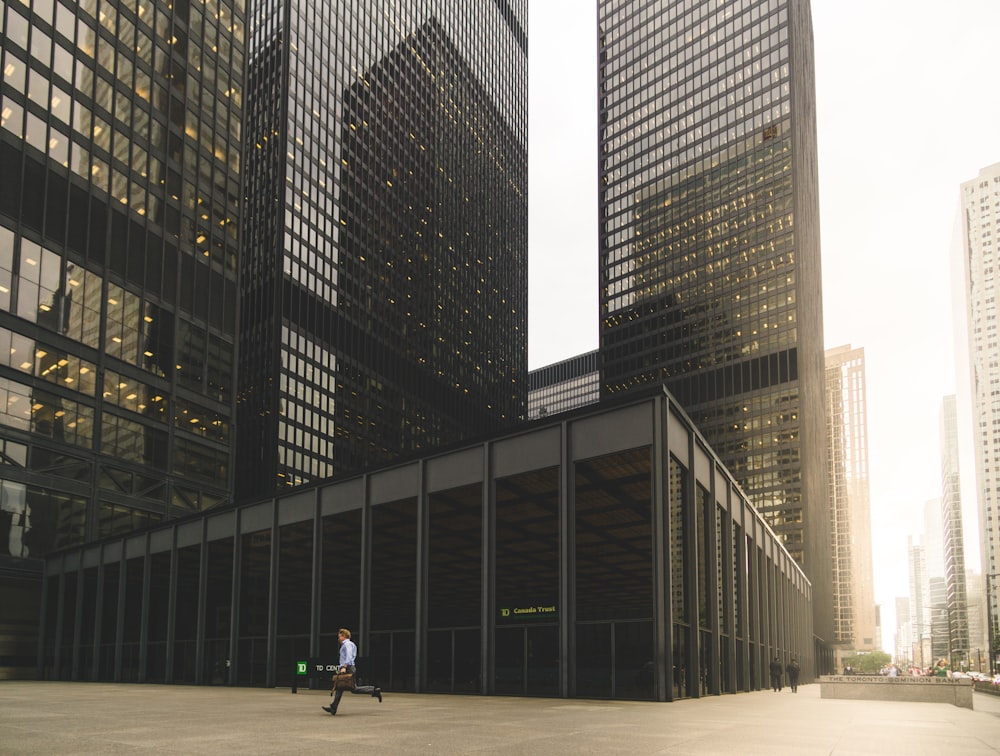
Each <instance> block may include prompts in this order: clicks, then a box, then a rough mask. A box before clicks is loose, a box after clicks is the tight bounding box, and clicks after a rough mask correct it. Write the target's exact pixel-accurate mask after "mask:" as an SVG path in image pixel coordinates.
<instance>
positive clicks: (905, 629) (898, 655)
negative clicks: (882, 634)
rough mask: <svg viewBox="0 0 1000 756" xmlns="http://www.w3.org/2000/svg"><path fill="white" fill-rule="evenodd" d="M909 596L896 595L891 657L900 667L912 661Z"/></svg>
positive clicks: (906, 665) (908, 664)
mask: <svg viewBox="0 0 1000 756" xmlns="http://www.w3.org/2000/svg"><path fill="white" fill-rule="evenodd" d="M910 628H911V625H910V597H909V596H896V634H895V644H894V651H893V658H894V659H895V662H896V664H898V665H899V666H900V667H904V668H905V667H908V666H910V664H911V663H912V661H913V644H912V641H911V639H910V636H911V633H910Z"/></svg>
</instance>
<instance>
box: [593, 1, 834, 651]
mask: <svg viewBox="0 0 1000 756" xmlns="http://www.w3.org/2000/svg"><path fill="white" fill-rule="evenodd" d="M654 5H655V8H653V6H652V5H650V6H643V7H639V4H636V3H630V2H625V1H624V0H600V2H599V3H598V8H599V11H598V21H599V45H600V49H599V67H600V71H599V98H600V99H599V143H600V150H601V152H600V174H601V175H600V182H601V198H600V205H601V208H600V209H601V215H600V226H599V239H600V263H599V269H600V286H601V291H600V300H601V325H600V353H601V354H600V360H601V365H600V368H601V389H602V396H611V395H615V394H619V393H621V392H626V391H630V390H633V389H636V388H638V387H640V386H643V385H648V384H651V383H652V384H657V383H664V384H666V386H667V387H668V389H669V390H670V391H671V392H672V393H673V394H674V396H676V397H677V399H678V400H679V401H680V403H681V404H682V405H683V406H684V407H685V408H686V409H687V411H688V412H689V413H690V416H691V418H692V419H693V420H694V422H695V423H696V425H697V426H698V427H699V428H700V429H701V431H702V433H704V435H705V438H706V439H707V440H708V441H709V443H710V444H711V445H712V446H713V448H715V449H716V450H717V451H718V453H719V454H720V456H721V457H722V459H724V460H725V463H726V465H727V467H728V468H729V469H730V470H732V471H733V473H734V475H736V477H737V479H738V480H739V481H740V483H741V485H742V486H743V487H744V489H745V490H746V491H747V492H748V494H749V495H750V497H751V500H752V501H754V503H755V504H756V506H757V507H758V508H759V510H760V511H761V512H762V513H763V514H764V516H765V517H766V518H767V519H768V521H769V522H770V523H771V525H772V526H773V527H774V529H775V531H776V532H777V533H778V534H779V535H780V536H781V537H782V538H783V540H784V542H785V544H786V546H787V548H788V549H789V551H790V552H791V553H792V554H793V555H795V557H796V558H797V559H798V560H799V561H800V563H801V564H802V565H803V566H804V569H805V572H806V574H807V575H809V578H810V580H812V582H813V590H814V599H815V600H814V603H813V606H814V610H815V611H816V617H815V631H816V634H817V636H818V637H819V638H820V639H821V640H823V641H831V640H832V636H833V616H832V605H833V589H832V585H831V582H830V574H829V573H830V570H829V565H830V544H829V532H828V520H829V509H828V504H827V487H826V475H825V471H826V465H825V455H826V422H825V415H824V396H823V379H824V367H823V315H822V285H821V271H820V249H819V210H818V192H817V149H816V114H815V91H814V90H815V85H814V71H813V50H812V20H811V12H810V7H809V3H808V2H806V1H805V0H766V2H757V3H717V2H710V1H709V0H696V1H692V2H685V3H657V4H654Z"/></svg>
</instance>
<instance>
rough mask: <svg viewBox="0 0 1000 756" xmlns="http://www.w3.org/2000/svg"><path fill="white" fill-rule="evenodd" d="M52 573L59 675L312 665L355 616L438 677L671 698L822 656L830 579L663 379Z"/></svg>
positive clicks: (191, 679) (248, 673)
mask: <svg viewBox="0 0 1000 756" xmlns="http://www.w3.org/2000/svg"><path fill="white" fill-rule="evenodd" d="M45 586H46V590H45V593H44V596H43V605H44V606H45V612H44V615H43V632H42V640H41V641H40V643H39V646H40V654H39V658H40V665H39V669H38V674H39V676H40V677H43V678H46V679H79V680H106V681H139V682H153V681H158V682H167V683H170V682H174V683H181V682H183V683H199V684H228V685H258V686H260V685H263V686H287V685H291V684H294V683H296V682H297V681H298V684H299V685H303V686H304V685H306V684H307V678H302V679H301V680H298V679H297V677H296V662H298V661H302V660H305V659H309V658H310V657H317V658H319V659H331V658H332V659H335V658H336V654H337V643H336V633H337V630H338V628H340V627H349V628H351V630H352V632H353V638H354V639H355V640H356V641H357V643H358V646H359V650H360V656H361V658H362V662H361V664H360V665H359V666H360V668H361V672H362V674H363V675H364V676H365V677H366V678H367V679H368V680H370V681H371V682H372V683H373V684H377V685H380V686H381V687H383V688H385V689H386V690H395V691H408V692H417V693H424V692H427V693H432V692H443V693H469V694H478V695H494V694H495V695H529V696H551V697H584V698H614V699H634V700H650V701H653V700H655V701H669V700H677V699H681V698H694V697H700V696H707V695H718V694H721V693H736V692H740V691H749V690H758V689H760V688H762V687H767V684H768V680H767V665H768V662H769V660H771V659H773V658H774V657H775V656H780V657H781V658H782V660H783V661H788V660H789V659H790V658H791V657H793V656H794V657H796V658H798V659H799V660H800V662H801V664H802V667H803V669H804V670H805V677H806V679H811V678H812V677H813V674H814V670H815V659H814V657H813V650H812V620H811V617H812V610H811V601H812V600H813V599H812V589H811V586H810V584H809V581H808V580H807V579H806V578H805V575H804V573H803V572H802V570H801V568H799V567H798V565H797V564H796V563H795V561H794V560H793V559H792V558H791V556H790V555H789V553H788V552H787V551H786V550H785V549H784V548H783V547H782V545H781V543H780V540H779V539H778V538H777V536H776V535H775V534H774V532H773V531H772V530H771V529H770V528H769V527H768V526H767V524H766V523H765V522H764V520H763V518H762V517H761V516H760V514H759V513H757V512H756V511H755V510H754V508H753V507H752V505H751V504H750V503H749V501H748V500H747V497H746V496H745V494H743V492H742V491H741V490H740V489H739V487H738V486H737V485H736V483H735V482H734V480H733V479H732V477H731V476H730V475H729V473H728V472H727V471H726V470H725V468H724V467H722V465H721V464H720V462H719V460H718V458H717V457H716V456H714V455H713V454H712V452H711V450H710V449H709V448H708V446H707V445H706V444H705V443H704V440H703V438H702V437H701V436H700V435H699V434H698V432H697V431H696V430H695V429H694V427H693V426H692V425H691V422H690V420H689V419H688V418H687V417H686V415H684V413H683V411H682V410H681V409H680V408H679V407H678V405H677V404H676V402H674V400H673V399H672V398H671V397H670V396H669V395H668V394H666V392H664V391H663V390H662V388H661V389H660V390H659V391H653V392H647V393H646V394H645V395H644V396H642V397H628V398H626V399H625V400H622V401H616V402H611V403H605V404H603V405H595V406H593V407H590V408H587V409H586V410H578V411H576V412H570V413H564V414H563V415H562V416H561V418H560V420H559V421H556V419H553V418H549V419H544V420H540V421H536V422H534V423H531V424H526V425H521V426H519V427H518V428H517V429H514V430H512V431H511V432H510V434H509V435H506V436H503V435H502V436H498V437H495V438H493V439H490V440H488V441H483V442H480V443H478V444H475V445H470V446H465V447H457V448H453V449H452V450H450V451H448V452H446V453H437V454H435V455H434V456H431V457H426V458H422V459H416V460H413V461H409V462H406V463H402V464H400V463H397V464H396V465H394V466H390V467H385V468H382V469H376V470H372V471H369V472H367V473H365V474H363V475H360V476H355V477H348V478H344V479H339V480H334V481H328V482H325V483H322V484H320V485H317V486H305V487H300V488H297V489H295V490H294V491H291V492H285V493H283V494H282V495H280V496H278V497H277V498H273V499H269V500H266V501H259V502H255V503H252V504H247V505H244V506H238V507H236V508H234V509H229V510H224V511H219V512H210V513H204V514H201V515H197V516H191V517H190V518H188V519H186V520H183V521H172V522H170V523H162V524H160V525H158V526H156V527H154V528H152V529H150V530H149V531H148V532H143V533H136V534H132V535H129V536H124V537H119V538H114V539H107V540H105V541H103V542H101V543H95V544H90V545H86V546H83V547H78V548H74V549H68V550H66V551H64V552H62V553H60V554H56V555H52V556H50V557H49V558H48V559H47V560H46V581H45ZM81 591H82V595H83V596H84V599H83V600H82V601H81V600H78V597H79V596H80V592H81ZM97 591H103V595H104V603H103V605H102V606H101V611H100V612H93V611H90V610H89V607H90V605H91V604H90V601H89V599H87V598H86V597H88V596H93V595H96V592H97ZM154 624H155V625H156V627H155V628H154ZM327 682H328V681H326V680H320V681H317V684H318V685H320V686H322V685H326V684H327Z"/></svg>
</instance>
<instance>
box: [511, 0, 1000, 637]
mask: <svg viewBox="0 0 1000 756" xmlns="http://www.w3.org/2000/svg"><path fill="white" fill-rule="evenodd" d="M596 15H597V14H596V5H595V2H594V0H529V18H528V38H529V46H528V60H529V107H528V112H529V152H528V154H529V189H528V192H529V194H528V196H529V222H528V226H529V228H528V233H529V293H528V298H529V307H528V325H529V330H528V334H529V341H528V344H529V346H528V362H529V367H530V368H531V369H535V368H539V367H542V366H544V365H548V364H551V363H553V362H558V361H559V360H562V359H566V358H567V357H572V356H574V355H576V354H580V353H582V352H586V351H589V350H592V349H595V348H596V347H597V340H598V309H597V303H598V290H597V286H598V284H597V262H598V261H597V216H598V193H597V186H598V174H597V124H596V103H597V94H596V77H597V51H596V38H597V31H596ZM812 15H813V37H814V45H815V58H816V99H817V121H818V126H817V137H818V141H819V182H820V187H819V196H820V223H821V245H822V257H823V310H824V328H825V346H826V348H828V349H829V348H832V347H836V346H841V345H844V344H851V345H852V346H853V347H855V348H857V347H863V348H864V350H865V363H866V385H867V403H868V456H869V471H870V483H869V485H870V496H871V519H872V540H873V555H874V583H875V600H876V602H877V603H879V604H881V606H882V629H883V642H882V645H883V648H884V649H886V650H888V651H890V652H891V651H892V647H893V645H892V644H893V633H894V631H895V597H897V596H905V595H908V593H909V585H908V577H907V536H908V535H915V536H920V535H921V534H922V532H923V512H924V506H925V503H926V502H927V501H928V500H931V499H936V498H939V497H940V496H941V479H940V469H941V448H940V411H941V404H942V400H943V398H944V397H945V396H947V395H950V394H957V396H958V403H959V415H960V417H959V433H960V445H961V447H962V459H961V473H962V481H963V491H962V496H963V514H964V518H963V519H964V528H965V541H966V550H965V551H966V561H967V566H969V567H973V568H976V569H979V564H980V559H979V555H980V548H979V535H978V533H979V531H978V515H977V505H976V501H975V483H974V481H975V472H974V469H973V464H974V463H973V460H972V457H971V446H972V436H971V433H972V431H971V422H970V420H969V416H968V393H969V391H968V371H967V368H966V364H967V357H966V352H965V341H964V338H965V337H964V335H963V334H964V332H963V331H962V330H960V329H962V328H964V324H963V323H962V322H961V320H960V319H958V318H956V317H955V312H956V311H957V312H959V313H960V312H961V311H962V310H961V306H962V300H961V298H960V297H959V296H958V295H957V294H956V293H955V290H956V289H957V288H958V287H959V286H960V278H959V276H958V274H957V272H956V270H957V265H960V262H958V261H959V260H960V256H959V251H958V246H959V244H960V235H959V230H958V229H959V227H958V225H957V221H958V204H959V196H960V185H961V184H962V182H964V181H969V180H971V179H974V178H975V177H976V176H977V175H978V173H979V171H980V170H981V169H982V168H985V167H986V166H989V165H992V164H994V163H997V162H1000V96H998V94H997V92H998V79H1000V76H998V74H1000V60H998V58H997V56H996V52H995V51H996V44H997V38H998V33H1000V2H998V0H951V2H949V3H941V4H935V3H914V2H912V0H813V1H812ZM958 290H960V289H958ZM956 333H957V334H958V337H957V338H956Z"/></svg>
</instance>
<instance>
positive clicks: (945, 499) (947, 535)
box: [941, 395, 970, 666]
mask: <svg viewBox="0 0 1000 756" xmlns="http://www.w3.org/2000/svg"><path fill="white" fill-rule="evenodd" d="M941 538H942V545H943V549H942V550H943V552H944V581H945V597H946V603H947V607H948V649H949V651H950V654H949V660H950V662H951V664H952V665H953V666H957V665H959V664H961V663H962V662H967V661H968V659H969V648H970V643H969V601H968V597H967V593H966V583H965V537H964V535H963V528H962V490H961V477H960V476H959V465H958V415H957V413H956V410H955V396H954V395H952V396H946V397H945V398H944V401H943V402H942V403H941Z"/></svg>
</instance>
